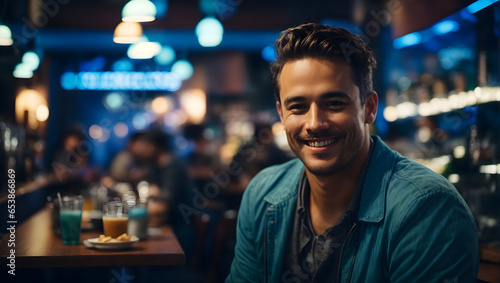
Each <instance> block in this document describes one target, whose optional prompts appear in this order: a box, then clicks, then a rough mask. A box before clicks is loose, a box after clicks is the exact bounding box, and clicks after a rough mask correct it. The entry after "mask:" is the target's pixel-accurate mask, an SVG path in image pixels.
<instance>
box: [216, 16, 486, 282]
mask: <svg viewBox="0 0 500 283" xmlns="http://www.w3.org/2000/svg"><path fill="white" fill-rule="evenodd" d="M276 49H277V52H278V58H277V59H276V61H275V62H273V64H272V66H271V71H272V75H273V81H274V85H275V93H276V99H277V102H276V107H277V110H278V112H279V115H280V117H281V121H282V123H283V125H284V127H285V131H286V134H287V139H288V143H289V145H290V147H291V149H292V150H293V152H294V153H295V154H296V155H297V157H298V158H297V159H294V160H292V161H290V162H288V163H285V164H282V165H278V166H274V167H270V168H267V169H265V170H263V171H261V172H260V173H259V174H258V175H257V176H255V177H254V179H253V180H252V181H251V182H250V184H249V185H248V188H247V189H246V191H245V194H244V196H243V199H242V203H241V207H240V211H239V215H238V225H237V243H236V247H235V258H234V260H233V263H232V266H231V273H230V274H229V276H228V278H227V280H226V282H474V281H475V278H476V276H477V272H478V261H479V257H478V239H477V231H476V226H475V222H474V219H473V217H472V214H471V213H470V211H469V209H468V207H467V205H466V204H465V202H464V201H463V199H462V198H461V196H460V195H459V193H458V192H457V191H456V189H455V188H454V187H453V186H452V185H451V184H450V183H449V182H448V181H447V180H446V179H445V178H443V177H442V176H440V175H438V174H436V173H434V172H433V171H431V170H429V169H427V168H426V167H424V166H422V165H420V164H418V163H415V162H413V161H411V160H409V159H407V158H405V157H403V156H401V155H399V154H398V153H397V152H395V151H393V150H391V149H389V148H388V147H387V146H386V145H385V144H384V142H383V141H382V140H381V139H380V138H379V137H377V136H371V135H370V133H369V125H370V124H372V123H373V122H374V120H375V117H376V114H377V106H378V96H377V93H376V92H374V91H373V89H372V88H373V87H372V70H373V68H375V65H376V63H375V59H374V58H373V55H372V53H371V51H370V50H369V49H368V47H367V46H366V45H365V43H364V42H363V40H362V39H361V38H360V37H359V36H357V35H354V34H351V33H350V32H349V31H347V30H345V29H341V28H332V27H328V26H324V25H319V24H306V25H302V26H298V27H295V28H290V29H288V30H285V31H284V32H283V33H282V34H281V36H280V38H279V39H278V40H277V41H276Z"/></svg>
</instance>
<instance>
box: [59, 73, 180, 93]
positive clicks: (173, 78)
mask: <svg viewBox="0 0 500 283" xmlns="http://www.w3.org/2000/svg"><path fill="white" fill-rule="evenodd" d="M60 83H61V87H62V88H63V89H66V90H74V89H80V90H165V91H176V90H178V89H179V88H180V87H181V84H182V81H181V80H180V79H179V78H178V76H177V75H176V74H174V73H171V72H80V73H72V72H65V73H63V74H62V75H61V79H60Z"/></svg>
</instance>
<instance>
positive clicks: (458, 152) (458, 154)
mask: <svg viewBox="0 0 500 283" xmlns="http://www.w3.org/2000/svg"><path fill="white" fill-rule="evenodd" d="M464 156H465V146H463V145H459V146H456V147H455V148H453V157H455V158H456V159H461V158H464Z"/></svg>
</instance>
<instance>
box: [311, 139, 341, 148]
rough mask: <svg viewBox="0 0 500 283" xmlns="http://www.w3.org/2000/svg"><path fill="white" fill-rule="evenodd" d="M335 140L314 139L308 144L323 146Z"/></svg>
mask: <svg viewBox="0 0 500 283" xmlns="http://www.w3.org/2000/svg"><path fill="white" fill-rule="evenodd" d="M334 142H335V140H333V139H332V140H325V141H319V142H318V141H315V142H309V146H311V147H323V146H326V145H329V144H332V143H334Z"/></svg>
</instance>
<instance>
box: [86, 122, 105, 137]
mask: <svg viewBox="0 0 500 283" xmlns="http://www.w3.org/2000/svg"><path fill="white" fill-rule="evenodd" d="M89 136H90V137H91V138H93V139H94V140H99V139H101V138H102V137H103V132H102V128H101V127H100V126H98V125H92V126H90V128H89Z"/></svg>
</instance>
